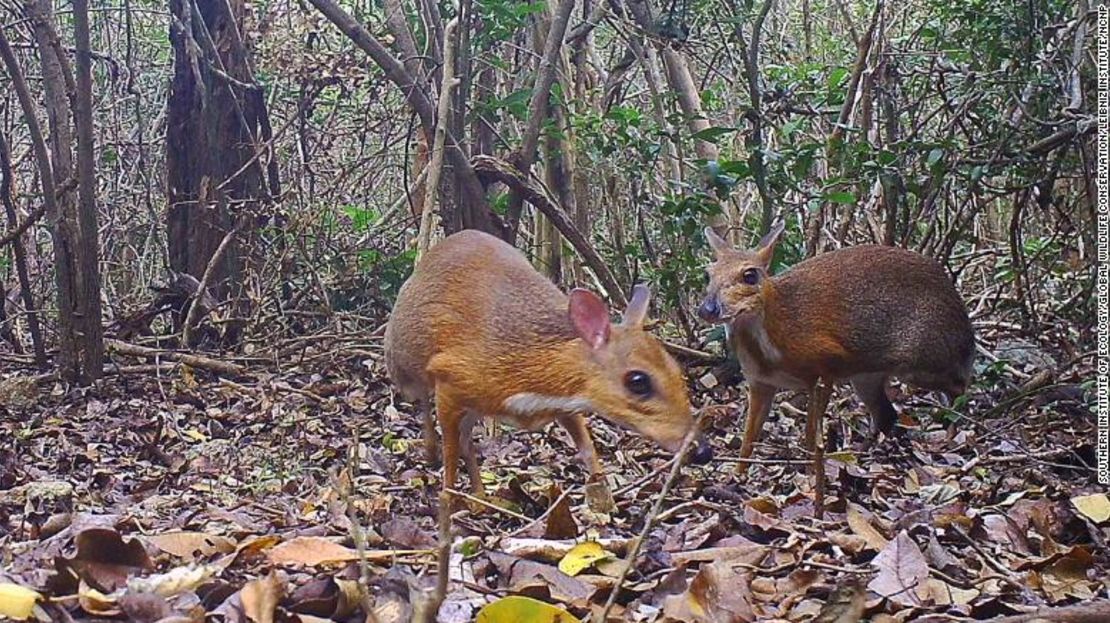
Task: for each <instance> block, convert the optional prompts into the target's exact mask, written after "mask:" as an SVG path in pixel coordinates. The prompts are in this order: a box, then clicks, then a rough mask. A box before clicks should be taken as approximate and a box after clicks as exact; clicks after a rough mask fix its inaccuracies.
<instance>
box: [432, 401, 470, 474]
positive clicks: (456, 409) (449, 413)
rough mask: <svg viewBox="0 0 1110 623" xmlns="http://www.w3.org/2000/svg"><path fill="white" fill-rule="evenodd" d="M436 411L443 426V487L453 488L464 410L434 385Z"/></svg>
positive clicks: (457, 465) (457, 467)
mask: <svg viewBox="0 0 1110 623" xmlns="http://www.w3.org/2000/svg"><path fill="white" fill-rule="evenodd" d="M436 412H437V413H438V414H439V425H440V426H441V427H442V428H443V488H444V489H454V488H455V480H456V479H457V476H458V469H459V441H460V440H461V436H460V431H461V424H462V419H463V416H464V412H463V409H462V407H460V406H459V404H458V401H456V400H455V399H454V398H453V397H452V396H451V395H450V393H448V392H447V391H446V390H444V389H443V388H442V387H436Z"/></svg>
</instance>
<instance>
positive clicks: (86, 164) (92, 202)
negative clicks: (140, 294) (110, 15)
mask: <svg viewBox="0 0 1110 623" xmlns="http://www.w3.org/2000/svg"><path fill="white" fill-rule="evenodd" d="M73 33H74V35H73V36H74V43H75V47H76V48H77V50H76V55H77V63H76V72H75V73H76V77H77V80H76V83H77V93H76V94H75V96H74V98H73V124H74V126H76V129H77V227H78V231H79V232H80V233H79V236H78V239H77V245H76V253H77V270H78V274H77V305H76V310H75V311H76V320H77V324H78V326H77V331H78V336H79V338H80V340H81V344H80V346H79V347H78V350H79V352H81V353H82V354H81V360H82V361H84V362H85V364H84V366H83V368H84V369H83V371H82V373H83V374H82V376H84V377H85V379H86V380H92V379H96V378H99V377H100V376H101V375H102V374H103V373H104V363H103V360H104V327H103V324H102V323H101V316H102V312H101V308H100V240H99V228H98V227H97V213H96V188H97V177H96V160H95V158H94V156H93V154H94V152H95V149H94V145H93V140H94V139H93V114H92V48H91V44H90V42H89V2H88V0H73Z"/></svg>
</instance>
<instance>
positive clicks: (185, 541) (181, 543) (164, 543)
mask: <svg viewBox="0 0 1110 623" xmlns="http://www.w3.org/2000/svg"><path fill="white" fill-rule="evenodd" d="M145 540H146V542H147V543H150V544H151V545H153V546H154V547H157V548H158V549H160V550H162V551H163V552H166V553H167V554H171V555H173V556H177V557H178V558H195V557H197V556H200V557H202V558H207V557H208V556H212V555H215V554H229V553H231V552H234V551H235V541H234V540H232V539H229V538H227V537H225V536H216V535H212V534H205V533H204V532H167V533H165V534H156V535H153V536H148V537H145Z"/></svg>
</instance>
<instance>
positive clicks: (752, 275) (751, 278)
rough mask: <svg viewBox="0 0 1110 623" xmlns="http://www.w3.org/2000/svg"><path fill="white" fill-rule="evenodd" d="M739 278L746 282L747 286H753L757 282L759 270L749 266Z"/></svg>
mask: <svg viewBox="0 0 1110 623" xmlns="http://www.w3.org/2000/svg"><path fill="white" fill-rule="evenodd" d="M740 279H742V280H743V281H744V283H746V284H748V285H749V286H754V285H755V284H757V283H759V271H758V270H756V269H754V268H749V269H748V270H745V271H744V274H743V275H741V276H740Z"/></svg>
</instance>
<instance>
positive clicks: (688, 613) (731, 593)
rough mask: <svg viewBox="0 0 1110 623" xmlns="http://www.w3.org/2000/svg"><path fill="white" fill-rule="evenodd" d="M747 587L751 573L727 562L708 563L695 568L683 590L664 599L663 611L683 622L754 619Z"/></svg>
mask: <svg viewBox="0 0 1110 623" xmlns="http://www.w3.org/2000/svg"><path fill="white" fill-rule="evenodd" d="M750 586H751V576H750V575H748V574H742V573H739V572H737V571H736V570H734V569H733V568H732V567H731V566H730V564H729V563H726V562H715V563H710V564H708V565H705V566H703V567H702V568H701V569H700V570H698V574H697V575H695V576H694V579H693V580H691V581H690V586H689V588H687V589H686V591H685V592H683V593H681V594H679V595H671V596H669V597H667V598H666V599H665V600H664V601H663V614H664V616H665V617H667V619H668V620H671V621H680V622H682V623H739V622H748V621H754V620H755V612H754V611H753V610H752V604H751V601H752V594H751V588H750Z"/></svg>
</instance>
